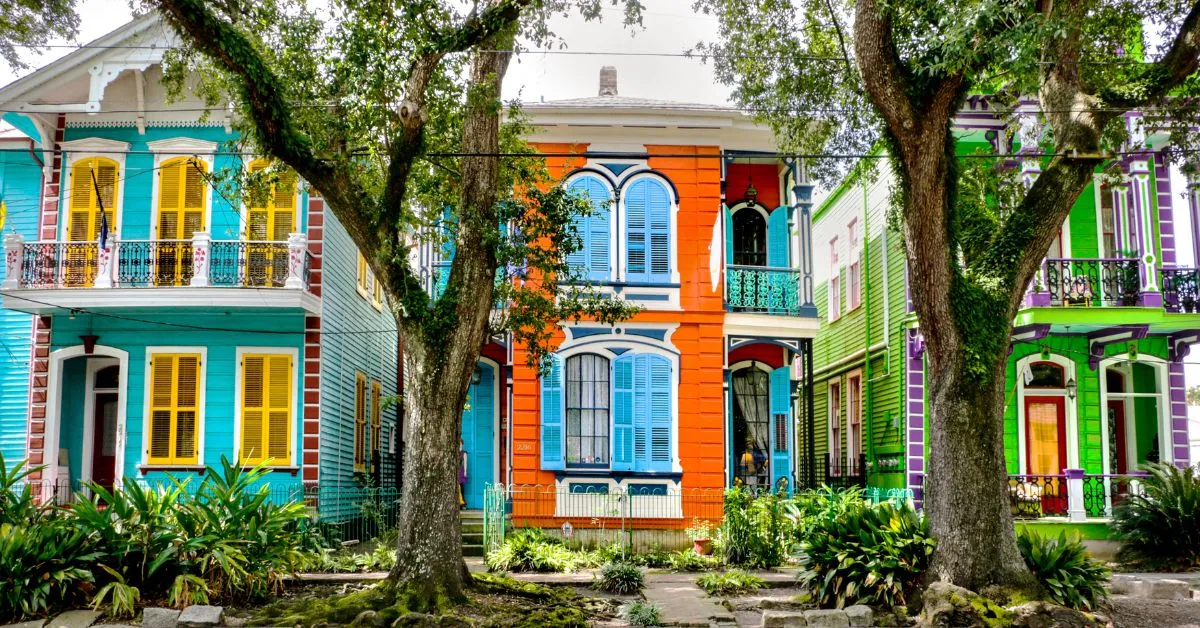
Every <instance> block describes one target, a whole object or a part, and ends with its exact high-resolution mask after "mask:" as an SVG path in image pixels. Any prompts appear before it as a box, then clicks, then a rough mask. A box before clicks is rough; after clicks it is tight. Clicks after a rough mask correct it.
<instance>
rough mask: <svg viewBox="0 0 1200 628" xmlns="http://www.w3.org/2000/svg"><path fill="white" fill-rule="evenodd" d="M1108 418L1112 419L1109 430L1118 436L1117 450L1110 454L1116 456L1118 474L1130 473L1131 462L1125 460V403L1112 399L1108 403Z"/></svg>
mask: <svg viewBox="0 0 1200 628" xmlns="http://www.w3.org/2000/svg"><path fill="white" fill-rule="evenodd" d="M1108 417H1109V419H1111V420H1110V421H1109V422H1108V429H1110V430H1113V433H1114V434H1115V435H1116V439H1115V440H1116V448H1117V450H1116V451H1114V452H1109V453H1111V454H1112V455H1114V456H1116V459H1117V473H1128V472H1129V461H1128V460H1126V458H1125V402H1124V401H1122V400H1116V399H1110V400H1109V402H1108Z"/></svg>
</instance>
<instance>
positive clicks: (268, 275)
mask: <svg viewBox="0 0 1200 628" xmlns="http://www.w3.org/2000/svg"><path fill="white" fill-rule="evenodd" d="M211 260H212V261H211V262H210V264H211V267H210V268H211V270H210V274H209V281H210V283H211V284H212V285H214V286H256V287H266V288H282V287H283V284H284V282H286V281H287V277H288V243H287V242H264V241H248V240H213V242H212V256H211ZM306 284H307V279H306Z"/></svg>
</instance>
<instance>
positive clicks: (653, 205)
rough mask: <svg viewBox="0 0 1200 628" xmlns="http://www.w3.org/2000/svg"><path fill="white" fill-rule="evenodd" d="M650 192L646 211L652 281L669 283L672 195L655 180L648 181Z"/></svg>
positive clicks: (648, 254) (648, 255)
mask: <svg viewBox="0 0 1200 628" xmlns="http://www.w3.org/2000/svg"><path fill="white" fill-rule="evenodd" d="M646 185H647V186H648V187H649V193H648V194H647V195H646V196H647V202H646V211H647V214H649V224H648V225H647V227H646V234H647V238H648V239H649V241H650V246H649V252H648V253H647V257H648V258H649V261H648V263H649V265H650V271H649V272H650V281H652V282H655V283H669V282H670V281H671V197H670V196H668V194H667V188H666V187H665V186H664V185H663V184H661V183H659V182H657V181H653V180H648V181H646Z"/></svg>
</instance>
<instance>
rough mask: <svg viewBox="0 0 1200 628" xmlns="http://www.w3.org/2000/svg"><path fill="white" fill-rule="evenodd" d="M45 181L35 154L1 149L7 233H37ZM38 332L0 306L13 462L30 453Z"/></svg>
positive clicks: (0, 414) (1, 366)
mask: <svg viewBox="0 0 1200 628" xmlns="http://www.w3.org/2000/svg"><path fill="white" fill-rule="evenodd" d="M41 187H42V170H41V167H40V166H39V165H38V164H37V162H35V161H34V160H33V156H32V155H30V154H29V153H23V152H17V151H12V152H4V153H0V199H2V200H3V201H4V205H5V215H6V218H5V220H4V225H3V227H4V228H3V232H4V233H10V232H12V231H15V232H17V233H19V234H21V235H23V236H24V237H25V239H26V240H33V239H36V238H37V220H38V213H39V205H40V203H41V197H42V195H41ZM4 266H5V265H4V264H0V281H4V272H5V268H4ZM32 333H33V319H32V317H31V316H29V315H28V314H22V313H20V312H14V311H12V310H6V309H0V455H3V456H4V460H5V462H6V464H8V465H12V463H14V462H16V461H18V460H22V459H24V458H25V444H26V436H27V432H28V423H27V417H28V414H29V357H30V353H29V352H30V339H31V338H32Z"/></svg>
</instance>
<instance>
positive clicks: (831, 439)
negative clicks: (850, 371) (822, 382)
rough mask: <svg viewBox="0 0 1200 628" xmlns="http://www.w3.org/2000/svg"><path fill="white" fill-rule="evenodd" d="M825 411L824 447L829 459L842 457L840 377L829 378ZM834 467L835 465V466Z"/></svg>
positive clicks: (833, 459) (834, 459)
mask: <svg viewBox="0 0 1200 628" xmlns="http://www.w3.org/2000/svg"><path fill="white" fill-rule="evenodd" d="M826 396H827V397H828V399H827V400H826V411H825V418H826V420H825V430H826V436H825V443H826V446H825V449H826V451H827V452H828V453H829V457H830V460H831V461H836V460H838V459H840V458H841V457H842V451H843V450H842V436H843V434H842V379H841V378H840V377H836V378H833V379H831V380H829V387H828V392H827V394H826ZM835 468H836V466H835Z"/></svg>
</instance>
